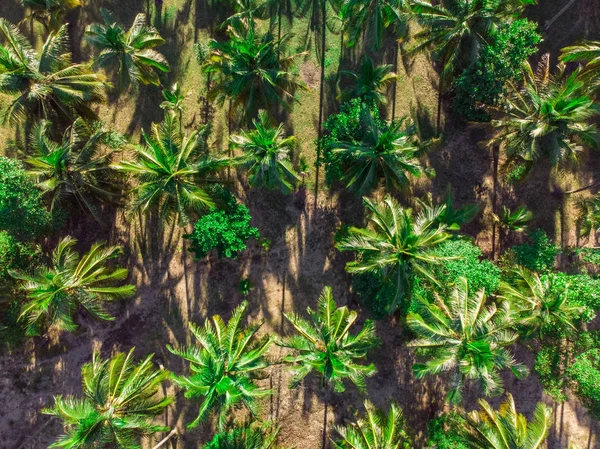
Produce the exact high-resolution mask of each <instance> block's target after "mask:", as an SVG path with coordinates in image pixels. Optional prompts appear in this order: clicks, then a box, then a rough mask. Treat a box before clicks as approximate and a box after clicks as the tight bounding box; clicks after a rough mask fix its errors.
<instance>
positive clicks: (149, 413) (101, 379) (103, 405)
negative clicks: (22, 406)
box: [42, 349, 173, 449]
mask: <svg viewBox="0 0 600 449" xmlns="http://www.w3.org/2000/svg"><path fill="white" fill-rule="evenodd" d="M81 375H82V378H83V379H82V380H83V382H82V383H83V396H82V397H81V398H78V397H73V396H67V397H62V396H56V397H55V405H54V407H52V408H50V409H45V410H42V412H43V413H46V414H48V415H54V416H57V417H58V418H59V419H61V420H62V421H63V426H64V428H65V431H66V433H65V434H64V435H62V436H60V437H59V438H58V440H57V441H56V442H55V443H54V444H52V445H51V446H50V447H51V448H66V449H85V448H98V449H103V448H111V449H139V448H141V440H142V438H144V437H149V436H150V435H152V434H153V433H156V432H164V431H166V430H168V427H164V426H160V425H157V424H153V422H152V421H153V419H154V418H156V417H158V416H160V415H161V414H163V413H164V411H165V409H166V408H167V406H168V405H169V404H171V402H173V399H172V398H170V397H168V396H167V397H162V398H161V397H159V389H160V386H161V384H162V382H163V381H164V380H165V379H166V377H167V372H166V371H163V370H157V369H155V367H154V364H153V363H152V355H149V356H148V357H146V359H144V360H143V361H142V362H141V363H139V364H137V365H136V364H135V362H134V361H133V349H132V350H131V351H129V353H128V354H127V355H125V354H124V353H117V354H116V355H115V356H114V357H113V358H112V359H109V360H102V359H101V358H100V354H99V353H97V352H95V353H94V356H93V359H92V362H91V363H86V364H85V365H83V367H82V368H81Z"/></svg>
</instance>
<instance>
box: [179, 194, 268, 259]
mask: <svg viewBox="0 0 600 449" xmlns="http://www.w3.org/2000/svg"><path fill="white" fill-rule="evenodd" d="M250 219H251V217H250V211H249V210H248V208H247V207H246V206H244V205H243V204H238V202H237V201H236V200H235V198H234V197H233V196H231V197H230V200H229V201H228V202H227V205H226V206H225V208H224V209H212V210H211V211H210V212H209V213H207V214H204V215H203V216H202V217H200V219H199V220H198V221H197V222H196V224H195V225H194V231H193V232H192V234H189V235H185V236H184V238H187V239H189V240H190V241H191V243H192V246H191V248H190V251H193V252H194V253H195V254H196V260H198V259H201V258H203V257H206V256H207V255H208V253H210V252H211V251H212V250H213V249H216V250H217V254H218V255H219V257H228V258H231V259H235V258H236V257H237V255H238V253H239V252H241V251H243V250H245V249H246V242H247V241H248V240H249V239H251V238H255V239H257V238H259V236H260V235H259V233H258V229H257V228H253V227H252V226H250Z"/></svg>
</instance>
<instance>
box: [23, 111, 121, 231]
mask: <svg viewBox="0 0 600 449" xmlns="http://www.w3.org/2000/svg"><path fill="white" fill-rule="evenodd" d="M51 126H52V125H51V123H50V122H48V121H46V120H42V121H40V122H39V123H37V124H36V125H35V126H34V127H33V129H32V130H31V135H30V138H29V146H30V148H31V150H32V151H33V154H32V155H31V156H29V157H28V158H26V159H25V163H26V165H27V168H28V170H27V173H28V174H29V175H31V176H33V177H34V179H35V180H36V183H37V187H38V188H40V190H42V191H44V192H47V193H48V194H50V195H51V196H52V202H51V210H54V209H55V207H56V206H57V205H60V204H64V202H65V201H67V200H69V199H71V200H75V201H74V202H75V203H76V204H77V205H78V206H79V207H80V208H82V209H83V211H84V212H88V213H90V214H91V215H92V216H93V217H94V218H95V219H96V220H97V221H98V222H102V218H101V211H100V210H99V207H98V206H99V204H98V202H99V201H102V200H104V201H110V200H114V199H115V198H116V196H117V194H118V192H117V191H116V189H115V187H114V186H115V184H116V182H115V179H114V176H112V169H111V167H110V162H111V160H112V151H111V150H110V148H109V147H108V145H107V143H110V142H109V138H110V136H111V132H110V131H107V130H106V129H104V128H102V127H101V125H100V124H95V125H94V126H90V125H88V124H87V123H86V122H85V121H84V120H83V119H81V118H78V119H77V120H75V121H74V122H73V124H72V125H71V126H70V127H69V128H67V130H66V131H65V133H64V134H63V138H62V140H61V141H60V142H55V141H53V140H52V139H51V138H50V132H51Z"/></svg>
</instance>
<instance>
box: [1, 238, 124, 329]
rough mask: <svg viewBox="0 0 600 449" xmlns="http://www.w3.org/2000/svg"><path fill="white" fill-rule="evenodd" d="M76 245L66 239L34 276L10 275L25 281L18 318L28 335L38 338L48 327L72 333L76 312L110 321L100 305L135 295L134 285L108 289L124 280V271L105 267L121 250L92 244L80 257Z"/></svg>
mask: <svg viewBox="0 0 600 449" xmlns="http://www.w3.org/2000/svg"><path fill="white" fill-rule="evenodd" d="M76 243H77V241H76V240H75V239H74V238H72V237H65V238H64V239H62V240H61V241H60V242H59V243H58V245H57V246H56V248H55V249H54V251H53V252H52V260H51V263H50V264H49V265H48V266H40V267H36V269H35V270H33V272H11V275H12V276H13V277H15V278H16V279H19V280H21V281H24V282H23V283H22V284H21V285H20V288H21V290H23V291H24V292H25V293H26V294H27V298H28V299H29V302H28V303H27V304H26V305H25V307H24V308H23V312H22V314H21V316H22V318H23V319H25V320H26V322H27V333H28V335H40V333H41V332H42V330H43V329H45V328H47V327H50V328H55V329H58V330H66V331H74V330H75V329H77V324H75V321H74V319H75V315H76V313H77V312H78V310H85V311H86V312H87V313H89V314H90V315H91V316H93V317H94V318H97V319H102V320H112V319H113V318H112V317H111V316H110V315H109V314H108V313H107V312H106V311H105V310H104V309H103V307H102V303H103V302H104V301H111V300H114V299H119V298H127V297H129V296H131V295H133V294H134V293H135V286H133V285H122V286H119V287H114V286H111V284H115V283H118V282H120V281H123V280H125V279H126V278H127V273H128V270H127V269H126V268H118V267H117V268H113V267H110V266H109V265H108V261H109V260H110V259H114V258H116V257H118V256H119V255H120V254H121V248H120V247H118V246H109V247H106V246H104V245H103V244H102V243H94V244H93V245H92V247H91V248H90V250H89V251H88V252H87V253H86V254H84V255H83V256H82V257H79V255H78V254H77V253H76V252H75V251H74V250H73V247H74V246H75V244H76Z"/></svg>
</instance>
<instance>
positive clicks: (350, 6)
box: [340, 0, 408, 50]
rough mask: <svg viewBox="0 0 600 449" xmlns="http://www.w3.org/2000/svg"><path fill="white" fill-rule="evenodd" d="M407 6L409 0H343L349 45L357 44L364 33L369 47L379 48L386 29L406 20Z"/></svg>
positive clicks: (342, 15) (342, 7)
mask: <svg viewBox="0 0 600 449" xmlns="http://www.w3.org/2000/svg"><path fill="white" fill-rule="evenodd" d="M407 7H408V1H407V0H343V1H342V6H341V8H340V13H341V17H342V21H343V22H344V31H345V32H346V33H348V36H349V38H348V46H349V47H354V46H356V44H357V43H358V42H359V38H360V36H361V35H362V36H364V41H365V43H366V44H367V46H368V47H369V48H372V49H373V50H379V49H380V48H381V46H382V45H383V33H384V31H385V29H386V28H387V27H389V26H390V25H396V26H398V25H399V24H400V23H401V22H403V21H405V18H406V10H407Z"/></svg>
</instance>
